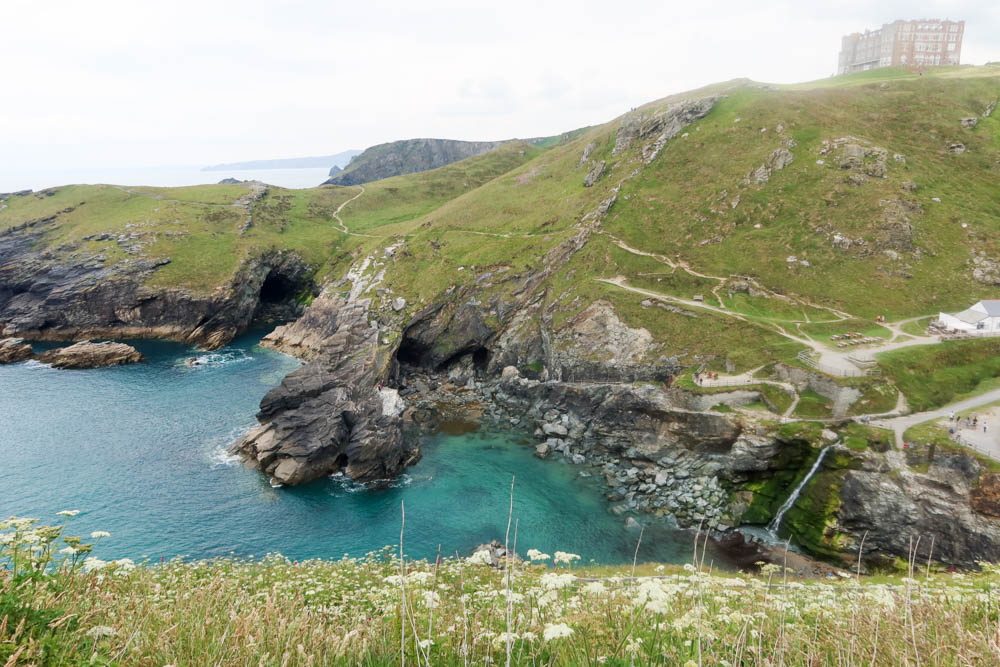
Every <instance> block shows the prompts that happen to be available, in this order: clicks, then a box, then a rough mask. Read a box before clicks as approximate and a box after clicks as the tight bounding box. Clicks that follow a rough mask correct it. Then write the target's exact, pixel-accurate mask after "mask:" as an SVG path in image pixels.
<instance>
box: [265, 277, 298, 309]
mask: <svg viewBox="0 0 1000 667" xmlns="http://www.w3.org/2000/svg"><path fill="white" fill-rule="evenodd" d="M295 288H296V284H295V282H294V281H292V280H289V279H288V278H287V277H285V276H283V275H281V274H280V273H275V272H273V271H272V272H271V273H269V274H268V275H267V278H265V279H264V284H263V285H261V286H260V302H261V303H267V304H274V303H286V302H288V301H292V300H293V299H294V298H295V292H296V289H295Z"/></svg>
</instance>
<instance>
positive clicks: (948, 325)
mask: <svg viewBox="0 0 1000 667" xmlns="http://www.w3.org/2000/svg"><path fill="white" fill-rule="evenodd" d="M938 321H939V322H941V324H942V325H943V327H944V329H945V330H947V331H951V330H952V329H957V330H958V331H970V332H992V331H996V332H1000V299H986V300H984V301H980V302H979V303H977V304H976V305H974V306H972V307H971V308H967V309H966V310H963V311H962V312H960V313H955V314H954V315H950V314H948V313H940V314H939V315H938Z"/></svg>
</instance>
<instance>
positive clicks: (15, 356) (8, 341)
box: [0, 338, 35, 364]
mask: <svg viewBox="0 0 1000 667" xmlns="http://www.w3.org/2000/svg"><path fill="white" fill-rule="evenodd" d="M34 356H35V353H34V351H33V350H32V349H31V345H30V344H29V343H27V342H26V341H25V340H24V339H23V338H4V339H0V364H16V363H17V362H19V361H27V360H28V359H31V358H33V357H34Z"/></svg>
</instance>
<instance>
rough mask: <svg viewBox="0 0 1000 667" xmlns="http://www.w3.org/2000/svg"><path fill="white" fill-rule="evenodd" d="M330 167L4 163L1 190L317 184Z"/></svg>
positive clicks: (292, 185)
mask: <svg viewBox="0 0 1000 667" xmlns="http://www.w3.org/2000/svg"><path fill="white" fill-rule="evenodd" d="M329 171H330V170H329V169H324V168H309V169H247V170H240V169H229V170H226V171H202V170H201V168H200V167H147V168H115V167H109V168H80V169H45V170H30V169H28V170H25V169H11V168H9V167H0V192H18V191H20V190H44V189H45V188H51V187H55V186H60V185H80V184H87V185H94V184H101V183H105V184H111V185H128V186H139V185H148V186H154V187H171V188H172V187H179V186H183V185H206V184H212V183H218V182H219V181H221V180H222V179H224V178H237V179H239V180H241V181H248V180H250V181H252V180H256V181H263V182H264V183H268V184H270V185H276V186H279V187H282V188H296V189H298V188H313V187H316V186H317V185H319V184H321V183H322V182H323V181H325V180H326V179H327V178H329Z"/></svg>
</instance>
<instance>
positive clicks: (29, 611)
mask: <svg viewBox="0 0 1000 667" xmlns="http://www.w3.org/2000/svg"><path fill="white" fill-rule="evenodd" d="M74 513H75V511H68V512H65V513H63V514H65V515H72V514H74ZM0 531H2V532H0V565H2V569H0V660H4V662H5V664H7V665H15V664H53V665H54V664H60V665H65V664H120V665H164V664H218V665H247V664H255V665H256V664H259V665H271V664H274V665H279V664H280V665H312V664H324V665H325V664H365V665H390V664H402V663H403V662H404V661H405V662H406V663H407V664H428V665H430V664H434V665H440V664H448V665H450V664H456V665H457V664H484V663H492V664H496V663H501V662H507V661H508V660H509V662H510V664H518V665H522V664H524V665H530V664H553V663H558V664H612V665H629V664H636V663H640V664H660V663H664V664H676V665H699V664H706V665H707V664H712V665H740V664H779V663H780V664H826V663H838V662H845V663H850V664H862V663H863V664H876V665H899V664H927V665H951V664H994V663H996V662H997V661H998V660H1000V644H998V642H997V638H996V624H997V611H996V609H997V604H998V602H1000V596H998V591H1000V571H998V570H997V569H996V568H994V567H992V566H984V569H983V572H981V573H979V574H961V573H947V572H942V571H940V570H937V569H932V568H929V567H926V566H925V565H924V564H920V563H916V562H911V563H909V564H908V570H907V573H906V576H888V577H878V578H867V577H866V578H859V577H856V576H852V574H851V573H849V572H841V573H840V576H839V577H838V576H833V575H831V578H830V579H827V580H812V581H798V580H793V579H791V578H789V577H788V575H787V573H783V572H782V570H781V568H780V567H778V566H775V565H767V566H764V567H763V568H762V570H761V571H760V572H759V573H758V574H755V575H751V574H746V573H725V572H717V571H712V569H711V567H710V566H709V565H706V564H705V563H704V562H702V561H701V560H699V559H696V561H695V562H694V563H693V564H689V565H685V566H684V567H683V568H681V567H678V566H662V565H654V564H646V565H639V566H637V567H632V568H628V567H616V568H595V567H586V566H580V565H578V564H575V563H576V561H578V560H579V559H580V557H579V556H578V555H576V554H569V553H562V552H555V554H553V555H552V556H550V555H548V554H542V553H539V552H537V551H534V550H528V551H527V552H526V553H527V555H528V556H529V557H530V559H531V560H530V562H527V563H522V562H519V561H514V560H510V561H507V560H504V559H501V564H502V565H503V566H505V567H504V568H503V569H496V568H494V567H490V566H489V565H488V563H489V562H490V556H489V555H488V552H479V553H477V554H475V555H473V556H472V557H470V558H445V559H442V560H441V561H440V562H438V563H429V562H424V561H410V560H408V559H406V558H405V556H404V557H403V558H402V559H401V558H400V556H399V553H400V551H403V550H400V549H398V548H397V547H386V548H385V549H383V550H381V551H373V552H372V553H370V554H369V555H368V556H367V557H366V558H363V559H350V558H344V559H341V560H314V561H304V562H292V561H290V560H288V559H286V558H284V557H282V556H280V555H277V554H273V555H268V556H266V557H264V558H263V559H261V560H238V559H228V558H226V559H216V560H211V561H197V562H184V561H181V560H176V561H171V562H168V563H160V564H150V563H143V564H139V565H136V564H135V563H133V562H132V561H130V560H128V559H121V560H116V561H102V560H99V559H97V558H95V557H93V556H92V555H90V554H91V551H92V546H93V543H94V541H96V540H101V539H107V538H108V537H110V536H108V535H107V534H106V533H102V532H95V533H93V534H92V535H91V537H90V539H89V540H85V539H83V538H77V537H71V536H69V535H68V533H67V527H66V526H65V525H62V524H61V523H57V524H56V525H54V526H43V525H40V524H38V523H37V522H35V521H34V520H30V519H16V518H12V519H9V520H7V521H3V522H0ZM548 565H552V566H554V567H548Z"/></svg>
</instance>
